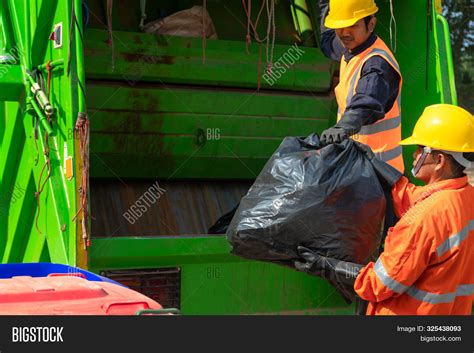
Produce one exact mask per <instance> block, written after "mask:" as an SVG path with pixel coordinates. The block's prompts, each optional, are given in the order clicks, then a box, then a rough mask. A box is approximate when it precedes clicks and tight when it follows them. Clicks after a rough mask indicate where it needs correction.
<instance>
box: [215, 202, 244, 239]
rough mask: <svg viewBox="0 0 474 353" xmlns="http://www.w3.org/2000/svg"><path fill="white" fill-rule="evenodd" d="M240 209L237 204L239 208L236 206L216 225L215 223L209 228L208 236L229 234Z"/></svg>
mask: <svg viewBox="0 0 474 353" xmlns="http://www.w3.org/2000/svg"><path fill="white" fill-rule="evenodd" d="M238 207H239V204H237V206H235V207H234V208H233V209H232V210H230V211H229V212H227V213H226V214H225V215H223V216H221V217H220V218H219V219H218V220H217V221H216V223H214V224H213V225H212V226H211V227H210V228H209V230H208V231H207V234H225V233H226V232H227V229H228V228H229V225H230V222H231V221H232V218H234V215H235V211H237V208H238Z"/></svg>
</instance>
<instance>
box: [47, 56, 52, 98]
mask: <svg viewBox="0 0 474 353" xmlns="http://www.w3.org/2000/svg"><path fill="white" fill-rule="evenodd" d="M52 70H53V68H52V67H51V60H49V61H48V62H47V63H46V71H48V100H49V101H51V99H50V94H51V76H52V73H51V71H52Z"/></svg>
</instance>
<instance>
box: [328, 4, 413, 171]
mask: <svg viewBox="0 0 474 353" xmlns="http://www.w3.org/2000/svg"><path fill="white" fill-rule="evenodd" d="M320 10H321V15H322V21H321V50H322V51H323V53H324V54H325V55H326V56H328V57H329V58H332V59H334V60H336V61H339V62H340V74H339V84H338V86H337V87H336V89H335V93H336V99H337V103H338V113H337V124H336V125H334V126H333V127H331V128H329V129H327V130H325V131H324V132H323V133H322V134H321V142H322V143H323V145H324V144H330V143H339V142H341V141H342V140H343V139H345V138H348V137H349V136H351V137H352V138H353V139H354V140H356V141H359V142H361V143H364V144H367V145H369V146H370V147H371V148H372V150H373V151H374V152H375V155H376V156H377V158H379V159H381V160H382V161H385V162H387V163H388V164H390V165H392V166H393V167H394V168H396V169H398V170H399V171H400V172H403V171H404V166H403V158H402V148H401V146H399V145H398V142H400V140H401V107H400V95H401V88H402V74H401V72H400V68H399V66H398V63H397V60H396V59H395V57H394V55H393V54H392V52H391V51H390V49H389V48H388V47H387V45H386V44H385V43H384V42H383V41H382V39H380V38H378V37H377V36H376V35H375V33H374V30H375V26H376V24H377V18H376V17H375V14H376V13H377V11H378V7H377V5H376V4H375V2H374V1H373V0H330V2H329V4H328V3H327V0H320Z"/></svg>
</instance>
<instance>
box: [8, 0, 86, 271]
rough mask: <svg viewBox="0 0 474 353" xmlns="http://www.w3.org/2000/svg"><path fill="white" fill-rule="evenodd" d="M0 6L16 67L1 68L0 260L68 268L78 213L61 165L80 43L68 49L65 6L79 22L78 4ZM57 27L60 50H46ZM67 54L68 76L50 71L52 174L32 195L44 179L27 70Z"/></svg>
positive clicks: (77, 98)
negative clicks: (62, 264) (61, 42)
mask: <svg viewBox="0 0 474 353" xmlns="http://www.w3.org/2000/svg"><path fill="white" fill-rule="evenodd" d="M2 4H3V5H2V6H3V15H4V16H3V17H2V21H3V28H7V29H8V30H9V31H10V33H9V35H11V38H12V43H10V46H11V48H14V49H15V50H16V53H19V63H17V64H16V65H8V66H7V65H1V66H0V68H1V69H3V70H6V71H7V72H6V74H5V77H4V78H7V79H8V80H2V81H1V82H0V92H2V93H1V94H0V96H1V98H0V99H1V100H2V101H0V127H1V129H0V197H1V201H2V202H1V204H0V210H1V213H2V217H0V234H1V237H0V261H2V262H34V261H53V262H57V263H65V264H70V265H75V264H77V259H78V258H79V257H80V253H81V252H82V251H81V249H80V248H79V247H78V246H77V244H76V237H77V235H78V225H77V224H76V223H75V222H74V220H73V217H74V215H75V214H76V213H77V211H78V208H77V184H76V181H77V180H76V178H75V177H73V178H72V179H70V180H67V179H66V176H65V173H64V169H63V166H64V160H65V158H66V157H72V158H73V160H76V158H77V157H76V155H75V145H76V143H77V141H75V139H74V134H73V132H74V125H75V120H76V117H77V112H78V111H79V110H82V109H84V98H83V97H82V96H81V94H80V92H79V90H78V82H79V81H82V82H83V81H84V75H83V64H82V59H81V58H82V54H83V53H82V45H81V44H80V43H77V42H78V40H77V39H78V38H79V37H78V33H77V32H76V33H75V36H72V38H73V41H74V42H75V43H73V44H74V45H72V46H71V47H69V45H68V44H69V40H66V39H67V38H69V37H70V35H69V29H70V26H69V23H71V17H72V8H71V6H76V16H77V18H78V21H79V23H81V22H82V20H81V10H80V6H81V2H80V1H74V2H67V4H66V3H61V4H60V3H59V1H58V0H2ZM78 6H79V7H78ZM78 10H79V11H78ZM56 23H62V24H63V27H62V32H63V34H62V35H63V46H62V47H61V48H58V49H53V44H52V42H51V41H50V40H49V35H50V33H51V31H52V29H53V25H54V24H56ZM76 31H77V30H76ZM69 56H70V58H71V62H70V69H71V70H70V71H71V75H70V76H68V75H67V74H66V71H67V68H64V67H63V68H59V69H55V70H53V71H52V77H51V97H50V100H51V103H52V105H53V107H54V108H55V112H54V114H53V115H52V124H53V135H54V136H49V139H48V148H49V150H50V154H49V156H50V161H51V174H50V177H49V178H48V179H47V182H46V183H45V187H44V190H43V192H42V193H41V194H40V195H39V197H37V192H38V190H39V188H40V187H39V185H40V184H43V183H44V181H45V179H46V175H47V174H48V172H47V164H46V157H45V154H44V153H43V151H44V148H45V143H46V137H45V131H44V128H43V126H41V125H40V126H39V128H38V131H37V132H36V135H37V137H38V138H37V140H36V139H35V131H34V125H33V124H32V119H33V118H32V114H33V115H36V112H35V111H34V110H32V106H31V104H29V103H28V102H29V101H30V100H31V99H34V97H33V96H32V93H31V91H30V82H29V81H28V80H26V72H27V71H31V70H32V69H34V68H35V67H38V66H40V65H42V64H44V63H46V62H48V61H50V60H52V61H54V60H59V59H61V60H63V62H67V60H68V57H69ZM43 67H44V65H43ZM81 75H82V77H81ZM44 76H45V77H46V76H47V73H46V72H44Z"/></svg>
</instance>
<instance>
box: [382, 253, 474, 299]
mask: <svg viewBox="0 0 474 353" xmlns="http://www.w3.org/2000/svg"><path fill="white" fill-rule="evenodd" d="M374 271H375V274H376V275H377V277H378V279H379V280H380V281H381V282H382V283H383V284H384V286H385V287H387V288H389V289H390V290H392V291H394V292H396V293H399V294H406V295H408V296H410V297H412V298H415V299H417V300H419V301H421V302H425V303H429V304H441V303H452V302H454V300H455V299H456V297H464V296H470V295H473V294H474V284H461V285H459V286H458V287H457V288H456V290H455V291H454V292H448V293H441V294H440V293H431V292H427V291H425V290H422V289H419V288H417V287H415V286H406V285H404V284H402V283H400V282H398V281H396V280H395V279H393V278H392V277H390V275H389V274H388V273H387V271H386V270H385V267H384V266H383V264H382V261H380V259H378V260H377V262H376V263H375V266H374Z"/></svg>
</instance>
